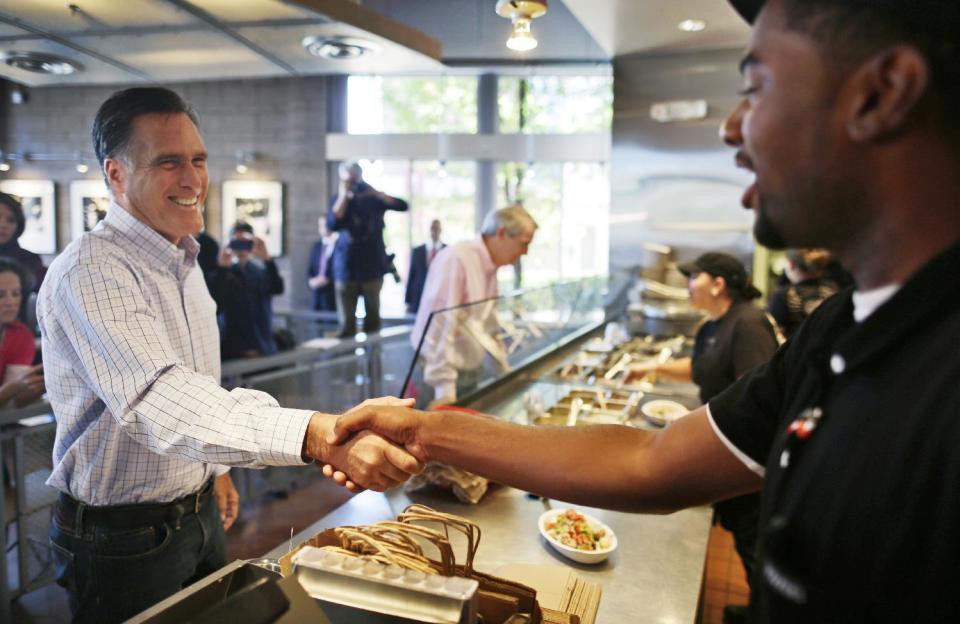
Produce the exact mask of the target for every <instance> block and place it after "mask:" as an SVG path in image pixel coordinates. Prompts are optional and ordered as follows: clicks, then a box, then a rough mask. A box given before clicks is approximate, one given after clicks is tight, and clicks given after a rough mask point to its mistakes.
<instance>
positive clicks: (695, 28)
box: [677, 19, 707, 32]
mask: <svg viewBox="0 0 960 624" xmlns="http://www.w3.org/2000/svg"><path fill="white" fill-rule="evenodd" d="M706 27H707V23H706V22H705V21H703V20H702V19H685V20H683V21H682V22H680V23H679V24H677V28H679V29H680V30H682V31H683V32H700V31H701V30H703V29H704V28H706Z"/></svg>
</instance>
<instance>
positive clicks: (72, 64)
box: [0, 52, 83, 76]
mask: <svg viewBox="0 0 960 624" xmlns="http://www.w3.org/2000/svg"><path fill="white" fill-rule="evenodd" d="M0 58H2V59H3V62H4V63H6V64H7V65H9V66H11V67H16V68H17V69H22V70H24V71H28V72H33V73H35V74H53V75H55V76H67V75H69V74H72V73H75V72H78V71H83V65H81V64H80V63H78V62H76V61H71V60H70V59H66V58H63V57H62V56H55V55H53V54H44V53H42V52H4V53H3V54H2V55H0Z"/></svg>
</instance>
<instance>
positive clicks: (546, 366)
mask: <svg viewBox="0 0 960 624" xmlns="http://www.w3.org/2000/svg"><path fill="white" fill-rule="evenodd" d="M682 342H683V341H682V340H680V341H678V342H674V343H672V345H673V348H672V353H671V355H673V352H674V351H675V352H676V353H677V355H680V354H681V353H680V351H681V346H682ZM584 344H585V343H584V342H583V341H580V342H579V343H577V344H572V345H570V346H569V347H568V348H565V349H561V350H560V351H559V352H557V353H555V354H553V355H551V356H548V357H546V358H544V359H543V360H542V361H540V362H538V363H537V364H536V365H535V366H533V367H531V368H529V369H527V370H525V371H522V372H521V373H520V374H517V375H515V376H513V377H512V378H511V379H509V380H507V381H506V382H505V383H502V384H497V385H494V386H493V387H491V388H489V389H487V390H486V391H483V392H481V393H479V394H478V395H477V396H474V397H472V398H471V399H469V400H468V402H467V405H468V406H469V407H470V408H473V409H477V410H479V411H483V412H486V413H489V414H493V415H495V416H498V417H500V418H503V419H506V420H513V421H517V422H525V423H531V422H537V423H541V424H554V425H558V426H566V425H572V424H587V423H589V422H591V420H592V418H591V412H592V413H593V416H594V417H598V418H599V419H600V421H601V422H608V421H609V420H610V419H613V420H616V421H619V422H624V423H626V424H628V425H631V426H636V427H642V428H650V429H653V428H656V427H657V424H656V421H655V420H651V419H650V418H647V417H645V416H644V415H643V413H642V407H643V405H645V404H647V403H649V401H650V399H662V398H670V399H673V400H675V401H678V402H679V403H681V404H683V405H684V406H685V407H688V408H693V407H695V406H696V405H697V404H698V401H697V398H696V389H695V388H694V387H693V386H690V385H688V384H679V385H678V384H662V383H654V382H655V380H641V381H639V382H636V383H633V384H626V385H625V384H623V383H622V379H623V378H622V373H623V369H624V368H625V367H624V366H622V365H619V366H618V362H622V361H623V360H624V353H626V352H628V351H631V349H632V352H633V355H631V356H630V358H629V359H631V360H633V359H637V358H642V357H649V356H650V354H651V353H653V356H654V357H660V353H661V351H662V349H663V348H664V347H662V346H661V345H660V344H659V343H657V344H651V343H650V341H647V342H646V343H644V342H642V341H641V342H636V341H634V342H633V343H632V344H630V345H626V346H625V347H623V348H620V349H613V350H610V351H609V353H608V354H607V355H608V357H599V358H596V357H594V358H593V360H596V361H592V363H593V364H595V365H596V366H594V369H593V370H590V371H589V372H587V371H586V370H585V369H584V371H585V377H577V376H576V375H575V374H573V368H572V367H570V366H569V365H570V364H571V363H573V362H579V363H581V364H583V363H584V362H585V361H587V358H589V357H592V356H595V355H597V353H596V351H590V350H584V349H583V347H584ZM587 344H589V343H587ZM601 355H603V354H602V353H601ZM607 365H609V366H607ZM611 367H612V368H619V369H620V370H616V371H615V373H614V375H608V374H607V373H608V372H609V370H610V368H611ZM561 372H562V374H560V373H561ZM588 402H589V405H587V403H588ZM572 405H577V407H576V409H577V410H578V411H582V412H583V418H582V420H581V419H580V417H579V416H578V417H577V419H571V418H570V411H571V410H570V408H571V406H572ZM585 406H586V407H585ZM551 409H552V410H553V411H552V412H551V411H550V410H551ZM543 419H546V420H543ZM570 420H576V422H570ZM465 443H469V441H465ZM584 461H585V462H586V461H602V458H598V457H588V458H584ZM413 503H417V504H422V505H426V506H428V507H431V508H433V509H436V510H438V511H440V512H445V513H449V514H454V515H456V516H461V517H463V518H466V519H467V520H469V521H472V522H473V523H475V524H476V525H478V527H479V529H480V530H481V532H482V536H481V539H480V543H479V548H478V549H477V551H476V557H475V560H474V563H475V569H477V570H480V571H482V572H486V573H490V574H495V575H496V574H499V575H501V576H509V572H507V571H505V570H504V568H505V567H508V566H512V565H513V566H515V564H534V565H548V566H565V567H566V569H573V570H574V571H575V573H576V575H577V576H579V577H580V578H581V579H582V580H584V581H586V582H588V583H596V584H597V585H599V586H600V588H601V591H602V597H601V598H600V600H599V610H598V611H597V612H596V613H597V616H596V620H595V621H596V622H601V623H613V622H627V621H636V622H677V623H680V622H694V621H695V620H696V615H697V610H698V605H699V600H700V596H701V589H702V582H703V577H704V566H705V562H706V553H707V542H708V537H709V532H710V523H711V517H712V512H711V510H710V509H709V508H707V507H700V508H694V509H687V510H684V511H680V512H677V513H674V514H671V515H667V516H655V515H642V514H631V513H623V512H616V511H607V510H600V509H591V508H586V507H582V506H579V505H568V504H566V503H563V502H560V501H553V500H544V499H541V498H539V497H536V496H533V495H531V494H528V493H526V492H522V491H520V490H516V489H514V488H510V487H505V486H496V485H495V486H492V487H491V488H490V489H489V490H488V491H487V493H486V494H485V495H484V497H483V498H482V499H481V500H480V502H479V503H478V504H476V505H468V504H464V503H462V502H458V501H457V499H456V498H455V497H454V496H453V495H452V494H451V492H449V491H447V490H444V489H440V488H437V487H433V486H430V487H427V488H424V489H420V490H418V491H416V492H405V491H400V490H397V491H392V492H389V493H386V494H381V493H376V492H364V493H362V494H359V495H357V496H355V497H353V498H351V499H350V500H349V501H347V502H346V503H344V504H343V505H342V506H341V507H339V508H338V509H336V510H335V511H333V512H332V513H330V514H328V515H326V516H324V517H323V518H321V519H319V520H317V521H316V522H315V523H313V524H312V525H310V526H309V527H307V528H306V529H304V530H302V531H300V532H299V533H298V534H296V535H293V536H292V537H291V539H290V540H285V541H284V542H283V543H282V544H280V545H278V546H277V547H276V548H274V549H273V550H272V551H270V552H269V553H265V558H266V559H267V560H276V559H279V558H281V557H282V556H283V555H286V554H287V553H288V552H289V551H290V549H291V548H295V547H296V546H297V545H299V544H302V543H304V542H306V541H307V540H309V539H310V538H312V537H314V536H316V535H318V534H320V533H321V532H323V531H325V530H326V529H331V528H334V527H341V526H357V525H368V524H374V523H377V522H382V521H387V520H393V519H395V518H396V517H397V516H398V514H400V512H402V511H403V510H404V509H405V508H407V506H408V505H410V504H413ZM567 507H570V508H574V509H576V510H578V511H581V512H583V513H585V514H588V515H589V516H592V517H593V518H595V519H596V520H599V521H600V522H601V523H603V524H605V525H606V526H608V527H609V528H610V529H611V530H612V531H613V533H614V534H615V536H616V541H617V548H616V550H615V551H614V552H612V554H610V555H609V557H607V558H606V559H605V560H603V561H602V562H600V563H597V564H592V565H587V564H582V563H577V562H574V561H572V560H570V559H568V558H567V557H566V556H564V555H563V554H561V553H560V551H559V549H557V548H555V547H553V546H551V544H550V543H549V542H548V539H547V538H546V537H545V536H543V535H541V531H540V522H539V521H540V519H541V516H542V515H543V514H544V512H545V510H547V509H551V508H552V509H562V508H567ZM458 542H459V543H458ZM451 543H452V545H453V548H454V552H456V553H463V552H465V550H466V546H465V543H464V541H463V540H461V539H458V538H457V537H456V536H453V535H452V536H451ZM248 567H249V566H248ZM239 571H242V570H239ZM223 572H224V573H226V572H230V573H235V572H238V569H237V564H236V563H235V564H231V565H230V566H227V568H225V569H224V571H223ZM208 578H210V577H208ZM222 578H224V579H227V578H228V577H227V576H223V577H222ZM229 582H230V581H227V582H226V583H222V585H228V584H229ZM203 583H204V581H202V582H201V583H198V584H197V585H198V586H200V585H203ZM202 591H204V590H198V589H197V587H196V586H195V587H191V588H187V589H185V590H183V592H180V593H179V594H177V595H175V596H172V597H170V598H168V599H167V600H166V601H164V602H162V603H160V604H158V605H156V606H155V607H154V608H152V609H150V610H149V613H148V612H145V613H144V614H141V616H148V615H149V614H159V613H163V612H164V610H165V609H166V610H167V614H168V616H169V615H171V614H172V613H173V612H172V611H170V609H176V608H178V604H179V605H180V607H181V608H182V607H183V606H185V605H186V603H190V604H192V605H194V607H198V606H199V603H200V602H202V600H205V599H202V598H201V597H200V595H199V594H200V593H201V592H202ZM210 593H212V594H216V592H210ZM221 593H222V592H221ZM190 594H193V595H192V596H191V595H190ZM376 596H377V595H376V594H374V596H373V598H372V600H374V601H376V600H377V597H376ZM219 599H220V600H222V596H221V597H220V598H219ZM318 599H319V597H318ZM242 619H243V618H241V620H242ZM138 621H141V622H150V623H151V624H153V623H154V622H163V621H173V620H164V619H162V618H158V619H150V618H149V617H140V618H139V619H138ZM237 621H238V622H239V621H240V620H237ZM277 621H280V620H277ZM334 621H340V620H334ZM343 621H366V620H352V619H346V620H343ZM370 621H380V620H370ZM391 621H393V620H391ZM397 621H400V620H397ZM402 621H412V620H402Z"/></svg>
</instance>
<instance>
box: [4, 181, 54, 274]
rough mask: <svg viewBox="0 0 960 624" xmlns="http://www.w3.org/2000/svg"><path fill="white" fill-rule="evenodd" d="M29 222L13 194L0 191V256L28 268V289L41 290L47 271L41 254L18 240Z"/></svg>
mask: <svg viewBox="0 0 960 624" xmlns="http://www.w3.org/2000/svg"><path fill="white" fill-rule="evenodd" d="M26 225H27V222H26V219H25V218H24V215H23V206H21V205H20V202H19V201H17V199H16V198H15V197H13V196H12V195H7V194H6V193H0V257H5V258H12V259H13V260H16V261H17V262H18V263H20V266H22V267H23V268H24V269H26V272H27V277H29V279H30V283H29V285H28V288H27V289H28V290H32V291H33V292H37V291H39V290H40V282H42V281H43V276H44V275H46V273H47V267H45V266H43V260H41V259H40V256H38V255H37V254H35V253H33V252H32V251H29V250H27V249H24V248H23V247H21V246H20V243H18V242H17V239H19V238H20V236H21V235H22V234H23V230H24V228H26Z"/></svg>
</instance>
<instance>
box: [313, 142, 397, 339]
mask: <svg viewBox="0 0 960 624" xmlns="http://www.w3.org/2000/svg"><path fill="white" fill-rule="evenodd" d="M339 171H340V188H339V191H338V192H337V196H336V197H334V198H333V201H332V202H331V208H330V212H329V214H328V217H327V225H328V226H329V227H330V229H331V230H333V231H335V232H339V233H340V237H339V238H338V239H337V245H336V248H335V249H334V252H333V257H334V262H333V275H334V281H335V289H336V292H337V312H338V313H339V315H340V333H339V335H340V337H341V338H345V337H349V336H353V335H354V334H355V333H357V300H358V299H359V298H360V297H363V305H364V308H365V309H366V318H365V319H364V321H363V331H365V332H367V333H370V332H375V331H379V330H380V289H381V288H382V287H383V276H384V275H386V274H387V273H388V272H389V268H390V265H391V262H390V260H389V259H388V258H387V250H386V246H385V245H384V242H383V228H384V221H383V216H384V213H385V212H386V211H388V210H397V211H400V212H403V211H406V210H407V208H408V206H407V202H405V201H403V200H402V199H397V198H396V197H391V196H390V195H387V194H386V193H381V192H380V191H378V190H376V189H375V188H373V187H372V186H370V185H369V184H367V183H366V182H364V180H363V169H361V167H360V165H359V164H358V163H357V162H356V161H346V162H343V163H341V164H340V168H339Z"/></svg>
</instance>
